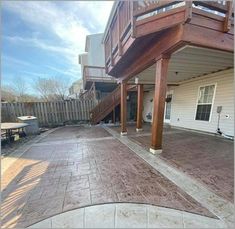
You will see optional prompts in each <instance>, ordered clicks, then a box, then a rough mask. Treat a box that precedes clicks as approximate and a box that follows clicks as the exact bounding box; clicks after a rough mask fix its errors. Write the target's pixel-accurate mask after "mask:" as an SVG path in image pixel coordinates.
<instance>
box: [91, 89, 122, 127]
mask: <svg viewBox="0 0 235 229" xmlns="http://www.w3.org/2000/svg"><path fill="white" fill-rule="evenodd" d="M120 98H121V92H120V86H118V87H117V88H116V89H115V90H114V91H112V92H111V93H110V94H108V95H107V96H105V97H104V98H102V99H101V101H100V102H99V103H98V104H97V106H96V107H94V108H93V109H92V110H91V111H90V118H91V121H92V122H94V121H95V119H97V118H99V116H102V115H103V114H104V113H106V111H107V110H110V109H111V108H112V107H113V106H115V105H116V103H118V102H119V101H120Z"/></svg>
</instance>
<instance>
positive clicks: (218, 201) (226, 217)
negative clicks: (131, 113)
mask: <svg viewBox="0 0 235 229" xmlns="http://www.w3.org/2000/svg"><path fill="white" fill-rule="evenodd" d="M103 128H104V129H106V130H107V131H108V132H109V133H110V134H112V135H113V136H114V137H115V138H116V139H118V140H119V141H120V142H122V143H123V144H124V145H126V146H127V147H128V148H129V149H131V150H132V151H133V152H134V153H136V154H137V155H138V156H139V157H141V158H142V159H143V160H144V161H146V162H147V163H148V164H149V165H151V166H152V167H153V168H154V169H156V170H157V171H158V172H160V173H161V174H162V175H164V176H165V177H166V178H168V179H169V180H170V181H172V182H173V183H174V184H176V185H177V186H178V187H180V188H181V189H182V190H183V191H185V192H186V193H187V194H189V195H190V196H192V197H193V198H194V199H195V200H196V201H198V202H199V203H200V204H201V205H202V206H203V207H205V208H207V209H208V210H209V211H211V212H212V213H213V214H215V215H216V216H217V217H218V218H219V219H220V220H221V221H223V222H224V223H226V226H227V227H229V228H230V227H234V212H235V208H234V205H233V204H232V203H230V202H229V201H227V200H225V199H223V198H221V197H219V196H217V195H216V194H215V193H213V192H211V191H210V190H208V189H207V187H205V186H204V185H203V184H201V183H200V182H198V181H196V180H195V179H193V178H191V177H189V176H188V175H187V174H185V173H182V172H181V171H179V170H178V169H176V168H174V167H172V166H171V165H169V164H168V163H167V162H166V161H164V160H162V159H161V158H160V157H159V156H157V155H153V154H151V153H149V152H148V151H147V150H145V149H144V148H143V147H141V146H139V145H138V144H137V143H135V142H133V141H132V140H130V139H129V138H128V135H127V136H122V137H120V135H119V134H118V133H116V132H115V131H114V130H112V129H110V128H109V127H107V126H103Z"/></svg>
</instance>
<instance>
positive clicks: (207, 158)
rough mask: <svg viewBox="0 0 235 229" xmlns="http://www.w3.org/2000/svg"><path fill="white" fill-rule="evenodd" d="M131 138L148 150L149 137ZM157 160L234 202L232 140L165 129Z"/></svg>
mask: <svg viewBox="0 0 235 229" xmlns="http://www.w3.org/2000/svg"><path fill="white" fill-rule="evenodd" d="M130 138H131V139H132V140H134V141H135V142H137V143H138V144H140V145H141V146H143V147H145V148H146V149H147V150H149V147H150V137H149V136H132V137H130ZM160 157H161V158H162V159H165V160H166V161H167V162H168V163H170V164H171V165H173V166H175V167H177V168H178V169H180V170H182V171H184V172H186V173H187V174H189V175H191V176H192V177H194V178H196V179H197V180H199V181H200V182H202V183H203V184H205V185H206V186H207V187H208V188H210V190H211V191H213V192H215V193H216V194H218V195H220V196H221V197H223V198H226V199H227V200H229V201H231V202H233V198H234V154H233V141H231V140H227V139H223V138H219V137H216V136H210V135H204V134H199V133H195V132H189V131H182V130H178V129H173V128H172V129H171V128H165V129H164V137H163V152H162V154H161V155H160Z"/></svg>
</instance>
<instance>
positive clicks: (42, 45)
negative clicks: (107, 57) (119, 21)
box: [1, 1, 113, 94]
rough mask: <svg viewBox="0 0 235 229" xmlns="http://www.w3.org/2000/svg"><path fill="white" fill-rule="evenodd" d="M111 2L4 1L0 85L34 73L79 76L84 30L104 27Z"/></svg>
mask: <svg viewBox="0 0 235 229" xmlns="http://www.w3.org/2000/svg"><path fill="white" fill-rule="evenodd" d="M112 4H113V2H111V1H94V2H88V1H3V2H2V9H1V10H2V12H1V15H2V54H1V65H2V66H1V69H2V72H1V76H2V79H1V80H2V85H3V86H5V85H12V84H13V83H14V81H15V80H17V77H21V78H22V79H24V80H25V81H27V84H28V88H29V91H28V93H32V94H34V93H35V91H34V90H33V84H34V82H35V80H37V78H38V77H47V78H49V77H61V78H62V79H63V80H65V81H68V82H69V83H72V82H73V81H75V80H77V79H79V78H81V70H80V65H78V54H80V53H83V52H84V50H85V38H86V35H89V34H93V33H100V32H103V31H104V29H105V25H106V23H107V20H108V17H109V13H110V11H111V8H112Z"/></svg>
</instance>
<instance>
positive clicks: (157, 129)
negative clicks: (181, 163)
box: [150, 57, 169, 154]
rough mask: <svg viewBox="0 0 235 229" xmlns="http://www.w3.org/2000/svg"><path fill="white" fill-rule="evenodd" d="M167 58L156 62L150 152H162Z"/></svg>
mask: <svg viewBox="0 0 235 229" xmlns="http://www.w3.org/2000/svg"><path fill="white" fill-rule="evenodd" d="M168 63H169V57H161V58H160V59H158V60H157V62H156V78H155V93H154V104H153V106H154V108H153V120H152V141H151V148H150V152H151V153H153V154H155V153H161V152H162V132H163V119H164V108H165V97H166V88H167V68H168Z"/></svg>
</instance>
